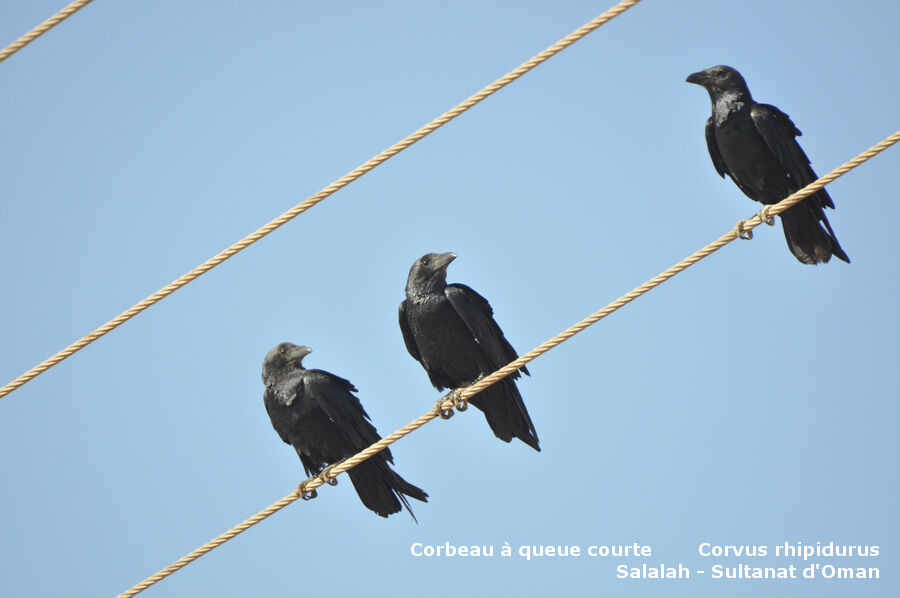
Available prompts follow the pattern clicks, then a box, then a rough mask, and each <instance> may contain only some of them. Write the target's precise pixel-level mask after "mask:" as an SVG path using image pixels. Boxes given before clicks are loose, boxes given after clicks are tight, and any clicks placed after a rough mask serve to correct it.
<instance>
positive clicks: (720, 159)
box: [687, 66, 850, 264]
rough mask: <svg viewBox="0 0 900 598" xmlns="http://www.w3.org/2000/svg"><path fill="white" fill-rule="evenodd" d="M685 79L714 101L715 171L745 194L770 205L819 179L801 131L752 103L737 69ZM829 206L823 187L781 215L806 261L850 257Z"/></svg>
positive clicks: (710, 137)
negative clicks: (827, 213)
mask: <svg viewBox="0 0 900 598" xmlns="http://www.w3.org/2000/svg"><path fill="white" fill-rule="evenodd" d="M687 82H688V83H696V84H697V85H700V86H702V87H704V88H705V89H706V91H708V92H709V97H710V99H711V100H712V116H711V117H710V118H709V120H707V121H706V143H707V145H708V146H709V155H710V157H711V158H712V161H713V165H714V166H715V167H716V171H717V172H718V173H719V175H720V176H722V177H723V178H724V177H725V175H726V174H727V175H728V176H730V177H731V179H732V180H733V181H734V182H735V184H736V185H737V186H738V188H740V190H741V191H743V192H744V194H745V195H746V196H747V197H749V198H750V199H753V200H755V201H758V202H760V203H763V204H766V205H771V204H774V203H778V202H779V201H781V200H782V199H784V198H785V197H787V196H788V195H790V194H792V193H794V192H795V191H798V190H799V189H802V188H803V187H805V186H806V185H808V184H809V183H812V182H813V181H815V180H816V179H817V178H818V177H817V176H816V173H815V172H813V169H812V168H811V167H810V165H809V158H807V157H806V154H805V153H803V150H802V149H801V148H800V144H798V143H797V140H796V139H795V137H797V136H799V135H800V134H801V133H800V130H799V129H798V128H797V127H796V126H795V125H794V123H793V122H792V121H791V119H790V118H789V117H788V115H787V114H785V113H784V112H782V111H781V110H779V109H778V108H776V107H775V106H770V105H769V104H757V103H756V102H754V101H753V98H752V97H751V96H750V90H749V89H747V83H746V82H744V78H743V77H742V76H741V74H740V73H739V72H737V71H736V70H735V69H733V68H731V67H729V66H714V67H711V68H708V69H706V70H705V71H700V72H698V73H693V74H692V75H690V76H688V78H687ZM826 207H828V208H834V202H833V201H831V197H829V196H828V192H827V191H825V189H822V190H821V191H816V192H815V193H814V194H812V195H811V196H809V197H807V198H806V199H804V200H803V201H801V202H800V203H798V204H796V205H794V206H792V207H790V208H789V209H787V210H786V211H784V212H782V213H781V214H780V216H781V224H782V226H783V228H784V237H785V239H787V244H788V247H790V249H791V253H793V254H794V256H795V257H796V258H797V259H798V260H800V261H801V262H803V263H804V264H819V263H825V262H827V261H828V260H829V259H831V256H832V255H834V256H835V257H837V258H838V259H841V260H843V261H845V262H847V263H849V262H850V258H849V257H847V254H846V253H844V250H843V249H841V245H840V244H839V243H838V241H837V238H836V237H835V236H834V231H832V230H831V224H829V222H828V218H826V217H825V212H824V209H825V208H826ZM820 223H821V224H820ZM822 225H824V228H823V227H822Z"/></svg>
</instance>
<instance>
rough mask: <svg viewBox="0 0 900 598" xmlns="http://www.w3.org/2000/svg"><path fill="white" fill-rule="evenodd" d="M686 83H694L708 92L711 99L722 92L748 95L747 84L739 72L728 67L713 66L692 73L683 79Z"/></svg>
mask: <svg viewBox="0 0 900 598" xmlns="http://www.w3.org/2000/svg"><path fill="white" fill-rule="evenodd" d="M685 81H687V82H688V83H696V84H697V85H700V86H702V87H704V88H706V91H708V92H709V95H710V96H711V97H715V96H716V95H718V94H721V93H724V92H729V91H731V92H735V91H736V92H741V93H743V94H746V95H747V96H749V95H750V90H749V89H747V83H746V82H745V81H744V78H743V77H742V76H741V74H740V73H739V72H737V71H736V70H734V69H733V68H731V67H730V66H724V65H719V66H713V67H710V68H708V69H706V70H704V71H700V72H697V73H693V74H691V75H689V76H688V78H687V79H685Z"/></svg>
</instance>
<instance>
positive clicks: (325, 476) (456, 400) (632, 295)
mask: <svg viewBox="0 0 900 598" xmlns="http://www.w3.org/2000/svg"><path fill="white" fill-rule="evenodd" d="M898 141H900V131H897V132H896V133H894V134H893V135H891V136H890V137H888V138H886V139H885V140H884V141H881V142H880V143H877V144H876V145H874V146H872V147H871V148H869V149H868V150H866V151H864V152H863V153H861V154H859V155H858V156H856V157H855V158H853V159H852V160H849V161H848V162H846V163H844V164H843V165H841V166H839V167H837V168H835V169H834V170H832V171H831V172H829V173H828V174H826V175H825V176H823V177H820V178H819V179H817V180H816V181H814V182H812V183H810V184H809V185H807V186H806V187H804V188H803V189H801V190H799V191H797V192H796V193H794V194H792V195H789V196H788V197H786V198H785V199H783V200H781V201H780V202H779V203H777V204H774V205H770V206H765V207H764V208H763V209H762V210H760V211H759V213H757V214H755V215H754V216H753V217H752V218H749V219H748V220H742V221H740V222H739V223H738V224H737V225H736V226H735V227H734V228H733V229H732V230H731V231H729V232H728V233H726V234H724V235H722V236H721V237H719V238H718V239H716V240H715V241H713V242H712V243H710V244H709V245H707V246H706V247H704V248H702V249H700V250H699V251H696V252H694V253H692V254H691V255H689V256H688V257H686V258H684V259H683V260H681V261H680V262H678V263H677V264H675V265H674V266H672V267H670V268H668V269H667V270H665V271H663V272H662V273H660V274H659V275H657V276H654V277H653V278H651V279H650V280H648V281H647V282H645V283H644V284H642V285H640V286H638V287H636V288H634V289H633V290H631V291H629V292H628V293H625V294H624V295H622V296H621V297H619V298H618V299H616V300H615V301H613V302H612V303H610V304H609V305H607V306H606V307H604V308H603V309H600V310H598V311H595V312H594V313H592V314H591V315H589V316H587V317H586V318H584V319H583V320H581V321H579V322H577V323H576V324H574V325H572V326H570V327H569V328H566V329H565V330H563V331H562V332H560V333H559V334H557V335H556V336H554V337H553V338H551V339H550V340H548V341H546V342H544V343H541V344H540V345H538V346H537V347H535V348H534V349H532V350H531V351H529V352H528V353H526V354H524V355H522V356H521V357H519V358H518V359H516V360H515V361H512V362H510V363H509V364H507V365H505V366H503V367H502V368H500V369H499V370H497V371H496V372H494V373H493V374H491V375H489V376H486V377H485V378H482V379H481V380H479V381H478V382H476V383H474V384H472V385H470V386H467V387H465V388H460V389H456V390H453V391H451V392H449V393H448V394H446V395H444V396H443V397H441V399H439V400H438V401H437V403H435V405H434V407H432V408H431V410H430V411H428V412H427V413H423V414H422V415H420V416H419V417H417V418H416V419H414V420H413V421H411V422H410V423H408V424H406V425H405V426H403V427H402V428H400V429H399V430H397V431H395V432H393V433H392V434H388V435H387V436H385V437H384V438H382V439H381V440H379V441H378V442H376V443H374V444H372V445H371V446H369V447H368V448H366V449H364V450H362V451H360V452H358V453H357V454H355V455H353V456H352V457H350V458H348V459H346V460H344V461H341V462H340V463H338V464H336V465H332V466H329V467H328V468H327V470H326V471H323V472H322V473H321V474H319V475H318V476H314V477H311V478H309V479H307V480H305V481H304V482H302V483H301V484H300V485H299V486H297V488H296V489H295V490H294V491H293V492H291V493H290V494H288V495H287V496H285V497H284V498H282V499H281V500H279V501H278V502H276V503H273V504H272V505H270V506H268V507H266V508H265V509H263V510H262V511H260V512H259V513H257V514H256V515H254V516H253V517H250V518H249V519H246V520H244V521H243V522H242V523H239V524H238V525H236V526H234V527H233V528H231V529H230V530H228V531H227V532H225V533H223V534H221V535H219V536H217V537H216V538H214V539H212V540H210V541H209V542H207V543H206V544H204V545H203V546H201V547H200V548H197V549H196V550H194V551H192V552H190V553H189V554H187V555H185V556H184V557H182V558H180V559H178V560H177V561H175V562H174V563H172V564H171V565H169V566H168V567H165V568H164V569H162V570H160V571H159V572H158V573H156V574H154V575H151V576H150V577H148V578H147V579H145V580H144V581H142V582H140V583H139V584H137V585H135V586H133V587H132V588H130V589H129V590H127V591H125V592H123V593H122V594H119V598H130V597H131V596H135V595H136V594H138V593H140V592H142V591H144V590H146V589H147V588H149V587H150V586H152V585H153V584H155V583H156V582H158V581H160V580H162V579H164V578H166V577H168V576H169V575H171V574H172V573H175V572H176V571H178V570H179V569H181V568H183V567H185V566H187V565H189V564H190V563H192V562H194V561H195V560H197V559H198V558H200V557H201V556H203V555H204V554H206V553H207V552H210V551H211V550H212V549H214V548H216V547H217V546H221V545H222V544H224V543H225V542H227V541H228V540H231V539H232V538H234V537H235V536H237V535H238V534H240V533H242V532H244V531H246V530H247V529H249V528H250V527H252V526H254V525H256V524H257V523H259V522H260V521H262V520H264V519H266V518H268V517H269V516H270V515H273V514H275V513H277V512H278V511H280V510H281V509H283V508H284V507H286V506H288V505H289V504H291V503H293V502H294V501H296V500H297V499H299V498H303V497H306V496H307V495H309V493H311V492H313V491H314V490H315V489H316V488H319V487H321V486H323V485H325V484H327V483H329V481H330V480H333V479H334V478H336V477H337V476H339V475H340V474H342V473H345V472H347V471H349V470H350V469H352V468H354V467H356V466H357V465H359V464H360V463H362V462H363V461H365V460H366V459H369V458H370V457H372V456H373V455H375V454H377V453H379V452H381V451H382V450H384V449H385V448H387V447H388V446H390V445H392V444H394V443H395V442H397V441H398V440H400V439H401V438H403V437H404V436H406V435H408V434H410V433H412V432H414V431H415V430H418V429H419V428H421V427H422V426H424V425H425V424H427V423H428V422H430V421H431V420H433V419H436V418H438V417H440V418H442V419H449V418H450V416H451V415H452V413H453V409H454V407H456V409H457V410H459V411H464V410H465V406H466V403H467V401H468V400H469V399H470V398H471V397H473V396H474V395H476V394H478V393H479V392H481V391H483V390H484V389H486V388H487V387H489V386H491V385H492V384H495V383H497V382H499V381H500V380H502V379H503V378H505V377H506V376H509V375H510V374H512V373H513V372H515V371H516V370H518V369H519V368H521V367H522V366H524V365H527V364H528V363H530V362H531V361H534V360H535V359H536V358H537V357H539V356H540V355H543V354H544V353H546V352H547V351H549V350H550V349H553V348H554V347H556V346H557V345H560V344H562V343H564V342H565V341H567V340H569V339H570V338H572V337H573V336H575V335H576V334H578V333H579V332H581V331H582V330H584V329H585V328H587V327H589V326H591V325H593V324H596V323H597V322H599V321H600V320H602V319H603V318H605V317H606V316H608V315H610V314H611V313H613V312H615V311H617V310H619V309H621V308H622V307H624V306H626V305H628V304H629V303H631V302H632V301H634V300H635V299H637V298H638V297H640V296H641V295H643V294H645V293H647V292H649V291H650V290H652V289H654V288H656V287H658V286H659V285H661V284H662V283H664V282H665V281H667V280H669V279H670V278H672V277H673V276H675V275H676V274H678V273H679V272H682V271H683V270H686V269H688V268H689V267H691V266H693V265H694V264H696V263H697V262H699V261H700V260H702V259H703V258H705V257H707V256H709V255H711V254H713V253H715V252H716V251H718V250H719V249H721V248H722V247H725V246H726V245H728V244H729V243H731V242H732V241H734V240H735V239H738V238H740V237H741V234H742V233H746V232H750V231H752V230H753V229H754V228H756V227H757V226H759V225H761V224H763V223H764V222H767V221H769V220H771V218H772V217H773V216H776V215H778V214H780V213H782V212H784V211H785V210H787V209H788V208H790V207H791V206H793V205H794V204H796V203H798V202H800V201H802V200H803V199H805V198H806V197H809V196H810V195H812V194H813V193H815V192H816V191H818V190H820V189H822V188H823V187H825V185H827V184H828V183H830V182H832V181H834V180H835V179H837V178H839V177H841V176H843V175H844V174H846V173H848V172H850V171H851V170H853V169H854V168H856V167H857V166H859V165H860V164H862V163H863V162H866V161H868V160H869V159H871V158H873V157H874V156H876V155H878V154H880V153H881V152H883V151H884V150H886V149H887V148H889V147H891V146H892V145H894V144H895V143H897V142H898ZM751 238H752V237H751Z"/></svg>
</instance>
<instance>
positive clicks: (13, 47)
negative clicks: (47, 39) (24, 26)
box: [0, 0, 91, 62]
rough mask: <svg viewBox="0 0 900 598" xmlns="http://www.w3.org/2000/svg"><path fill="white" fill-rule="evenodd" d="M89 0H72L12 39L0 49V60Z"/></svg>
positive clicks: (71, 13) (25, 44)
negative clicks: (17, 37) (73, 0)
mask: <svg viewBox="0 0 900 598" xmlns="http://www.w3.org/2000/svg"><path fill="white" fill-rule="evenodd" d="M90 1H91V0H75V2H72V3H71V4H69V5H68V6H67V7H65V8H64V9H62V10H61V11H59V12H58V13H56V14H55V15H53V16H52V17H50V18H49V19H47V20H46V21H44V22H43V23H41V24H40V25H38V26H37V27H35V28H34V29H32V30H31V31H29V32H28V33H26V34H25V35H23V36H22V37H20V38H19V39H17V40H16V41H14V42H13V43H11V44H9V45H8V46H6V47H5V48H3V49H2V50H0V62H3V61H4V60H6V59H7V58H9V57H10V56H12V55H13V54H15V53H16V52H18V51H19V50H21V49H22V48H24V47H25V46H27V45H28V44H30V43H31V42H33V41H34V40H36V39H37V38H39V37H40V36H42V35H44V34H45V33H47V32H48V31H50V30H51V29H53V28H54V27H56V26H57V25H59V24H60V23H62V22H63V21H65V20H66V19H68V18H69V17H71V16H72V15H73V14H75V13H76V12H78V11H79V10H80V9H82V8H83V7H84V6H85V5H86V4H88V3H89V2H90Z"/></svg>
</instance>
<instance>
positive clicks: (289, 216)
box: [0, 0, 641, 398]
mask: <svg viewBox="0 0 900 598" xmlns="http://www.w3.org/2000/svg"><path fill="white" fill-rule="evenodd" d="M640 1H641V0H622V2H619V3H618V4H616V5H615V6H613V7H612V8H610V9H609V10H607V11H606V12H604V13H603V14H601V15H599V16H597V17H595V18H594V19H592V20H591V21H589V22H588V23H587V24H585V25H583V26H582V27H579V28H578V29H576V30H575V31H573V32H572V33H570V34H569V35H567V36H566V37H564V38H563V39H561V40H560V41H558V42H556V43H555V44H553V45H552V46H550V47H549V48H547V49H546V50H544V51H543V52H541V53H539V54H537V55H535V56H534V57H533V58H531V59H529V60H527V61H525V62H523V63H522V64H521V65H519V66H518V67H516V68H515V69H513V70H512V71H510V72H509V73H507V74H505V75H503V76H502V77H500V78H499V79H497V80H496V81H494V82H493V83H491V84H490V85H488V86H487V87H485V88H483V89H482V90H481V91H479V92H477V93H476V94H474V95H472V96H470V97H469V98H468V99H466V100H464V101H463V102H461V103H459V104H457V105H456V106H455V107H453V108H451V109H450V110H448V111H447V112H445V113H443V114H442V115H440V116H438V117H437V118H435V119H434V120H432V121H431V122H430V123H428V124H427V125H425V126H424V127H422V128H420V129H418V130H416V131H415V132H413V133H411V134H410V135H408V136H407V137H405V138H404V139H402V140H400V141H398V142H397V143H395V144H394V145H392V146H391V147H389V148H387V149H386V150H384V151H382V152H381V153H380V154H378V155H377V156H375V157H374V158H371V159H370V160H368V161H367V162H364V163H363V164H362V165H361V166H358V167H357V168H355V169H354V170H352V171H350V172H349V173H347V174H345V175H344V176H342V177H341V178H339V179H338V180H336V181H335V182H333V183H331V184H330V185H328V186H327V187H325V188H323V189H322V190H321V191H319V192H318V193H315V194H314V195H311V196H310V197H309V198H308V199H306V200H305V201H303V202H301V203H299V204H297V205H296V206H294V207H293V208H291V209H290V210H288V211H287V212H285V213H284V214H282V215H281V216H279V217H278V218H275V219H274V220H272V221H271V222H269V223H268V224H266V225H265V226H263V227H261V228H259V229H257V230H256V231H255V232H253V233H251V234H249V235H247V236H246V237H244V238H243V239H241V240H240V241H238V242H236V243H234V244H233V245H231V246H230V247H228V248H227V249H225V250H223V251H221V252H219V253H218V254H216V255H215V256H213V257H211V258H210V259H208V260H206V261H205V262H203V263H202V264H200V265H199V266H197V267H196V268H194V269H193V270H191V271H190V272H188V273H187V274H183V275H182V276H180V277H179V278H177V279H175V280H174V281H173V282H171V283H169V284H168V285H166V286H165V287H163V288H162V289H160V290H158V291H156V292H155V293H153V294H152V295H150V296H149V297H147V298H146V299H144V300H143V301H140V302H138V303H136V304H135V305H133V306H132V307H130V308H129V309H127V310H125V311H124V312H122V313H121V314H119V315H118V316H116V317H115V318H113V319H112V320H110V321H109V322H107V323H106V324H104V325H103V326H100V327H99V328H97V329H96V330H94V331H93V332H91V333H90V334H87V335H85V336H83V337H81V338H80V339H79V340H77V341H75V342H74V343H72V344H71V345H69V346H68V347H66V348H65V349H63V350H61V351H59V352H58V353H56V354H55V355H53V356H52V357H50V358H48V359H46V360H44V361H42V362H41V363H39V364H38V365H36V366H34V367H33V368H31V369H30V370H28V371H27V372H25V373H24V374H22V375H21V376H19V377H18V378H16V379H15V380H13V381H11V382H9V383H8V384H6V385H5V386H3V387H2V388H0V398H3V397H5V396H6V395H8V394H9V393H11V392H12V391H14V390H15V389H17V388H19V387H20V386H22V385H24V384H26V383H28V382H29V381H30V380H32V379H34V378H36V377H37V376H39V375H41V374H42V373H44V372H45V371H47V370H49V369H50V368H52V367H53V366H55V365H56V364H58V363H60V362H61V361H63V360H65V359H67V358H68V357H71V356H72V355H74V354H75V353H77V352H78V351H80V350H81V349H83V348H85V347H86V346H88V345H89V344H91V343H92V342H94V341H95V340H97V339H99V338H100V337H102V336H104V335H105V334H107V333H109V332H111V331H113V330H115V329H116V328H118V327H119V326H121V325H122V324H124V323H125V322H127V321H128V320H130V319H131V318H133V317H134V316H136V315H138V314H139V313H141V312H142V311H144V310H145V309H147V308H149V307H150V306H152V305H154V304H155V303H157V302H159V301H161V300H162V299H164V298H166V297H168V296H169V295H171V294H172V293H174V292H175V291H177V290H178V289H180V288H181V287H183V286H185V285H186V284H188V283H189V282H191V281H192V280H194V279H196V278H199V277H200V276H201V275H203V274H205V273H206V272H208V271H210V270H212V269H213V268H215V267H216V266H218V265H219V264H221V263H222V262H224V261H225V260H227V259H228V258H230V257H232V256H234V255H235V254H237V253H239V252H240V251H242V250H244V249H246V248H247V247H249V246H250V245H252V244H253V243H256V242H257V241H259V240H260V239H262V238H263V237H265V236H266V235H268V234H269V233H271V232H272V231H274V230H276V229H278V228H280V227H281V226H282V225H284V224H286V223H288V222H290V221H291V220H293V219H294V218H296V217H297V216H299V215H300V214H302V213H303V212H305V211H307V210H308V209H310V208H311V207H313V206H315V205H316V204H318V203H319V202H321V201H322V200H324V199H325V198H327V197H329V196H330V195H332V194H333V193H335V192H336V191H339V190H340V189H342V188H344V187H346V186H347V185H349V184H350V183H352V182H353V181H355V180H356V179H358V178H360V177H361V176H363V175H364V174H366V173H367V172H369V171H370V170H373V169H374V168H376V167H377V166H379V165H381V164H382V163H384V162H386V161H387V160H389V159H390V158H392V157H393V156H395V155H397V154H399V153H400V152H401V151H403V150H405V149H406V148H408V147H409V146H411V145H413V144H414V143H416V142H417V141H420V140H421V139H423V138H425V137H426V136H428V135H430V134H431V133H433V132H434V131H436V130H437V129H439V128H440V127H442V126H443V125H445V124H447V123H448V122H450V121H451V120H453V119H454V118H456V117H457V116H459V115H460V114H462V113H463V112H465V111H467V110H468V109H469V108H472V107H473V106H475V105H476V104H478V103H479V102H481V101H482V100H484V99H486V98H488V97H489V96H491V95H493V94H494V93H496V92H497V91H499V90H501V89H503V88H504V87H506V86H507V85H509V84H510V83H512V82H513V81H515V80H516V79H518V78H519V77H521V76H522V75H524V74H525V73H527V72H528V71H530V70H532V69H533V68H535V67H536V66H538V65H540V64H542V63H543V62H545V61H546V60H548V59H549V58H551V57H553V56H555V55H556V54H558V53H559V52H561V51H563V50H564V49H566V48H568V47H569V46H571V45H572V44H574V43H575V42H577V41H578V40H580V39H581V38H583V37H585V36H586V35H587V34H589V33H591V32H592V31H594V30H595V29H597V28H599V27H600V26H601V25H603V24H604V23H606V22H608V21H610V20H612V19H613V18H615V17H617V16H618V15H620V14H622V13H623V12H625V11H626V10H628V9H629V8H631V7H632V6H634V5H635V4H637V3H638V2H640Z"/></svg>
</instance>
